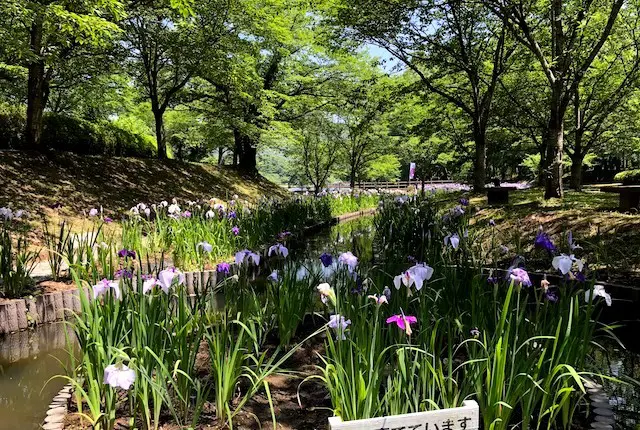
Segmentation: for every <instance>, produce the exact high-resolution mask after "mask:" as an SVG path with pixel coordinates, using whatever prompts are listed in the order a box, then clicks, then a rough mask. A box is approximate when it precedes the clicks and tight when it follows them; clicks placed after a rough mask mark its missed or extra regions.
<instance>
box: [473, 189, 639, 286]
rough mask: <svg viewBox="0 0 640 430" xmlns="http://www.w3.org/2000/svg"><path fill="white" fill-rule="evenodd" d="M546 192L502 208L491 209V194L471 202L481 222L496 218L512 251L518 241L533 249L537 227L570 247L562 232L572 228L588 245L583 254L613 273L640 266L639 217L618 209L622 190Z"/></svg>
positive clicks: (525, 194)
mask: <svg viewBox="0 0 640 430" xmlns="http://www.w3.org/2000/svg"><path fill="white" fill-rule="evenodd" d="M542 196H543V192H542V190H541V189H531V190H526V191H516V192H514V193H512V194H511V202H510V204H509V205H507V206H502V207H488V206H487V205H486V197H477V198H474V199H471V201H472V203H473V204H474V205H477V206H479V207H480V208H481V210H480V212H479V214H478V215H479V216H478V222H480V223H483V224H484V223H488V221H489V219H494V220H495V221H496V223H497V230H498V232H499V236H500V239H501V240H503V241H504V242H505V244H507V245H508V246H509V247H510V248H511V249H512V250H514V248H517V243H521V244H523V246H525V247H530V246H531V244H532V243H533V239H534V237H535V234H536V232H537V229H538V226H542V227H543V228H544V230H545V231H546V232H548V233H549V234H550V235H551V236H552V238H553V240H554V241H555V242H556V243H557V244H559V245H561V246H562V247H563V248H566V242H565V241H564V240H563V239H562V235H563V234H565V233H566V232H567V231H569V230H571V231H572V232H573V234H574V237H575V238H576V240H577V242H578V243H579V244H580V245H582V246H583V247H584V250H583V251H582V252H580V254H581V255H590V256H591V257H590V258H589V260H592V261H594V260H597V261H601V262H602V263H603V265H604V268H605V270H607V272H608V274H609V275H611V276H614V277H615V272H616V271H624V272H627V271H635V272H637V271H639V270H640V215H638V214H624V213H620V212H618V211H617V208H618V195H617V194H611V193H602V192H599V191H597V187H596V188H588V187H587V188H585V190H584V191H583V192H580V193H578V192H574V191H568V192H567V193H566V196H565V198H564V200H562V201H561V200H557V199H551V200H548V201H545V200H544V199H543V198H542ZM485 225H486V224H485Z"/></svg>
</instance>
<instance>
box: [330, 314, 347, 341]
mask: <svg viewBox="0 0 640 430" xmlns="http://www.w3.org/2000/svg"><path fill="white" fill-rule="evenodd" d="M350 325H351V320H348V319H345V318H344V317H343V316H342V315H331V316H330V317H329V323H328V324H327V326H328V327H329V328H332V329H334V330H335V331H336V338H337V339H342V340H345V339H346V338H347V336H345V332H346V331H347V328H348V327H349V326H350Z"/></svg>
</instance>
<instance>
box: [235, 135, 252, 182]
mask: <svg viewBox="0 0 640 430" xmlns="http://www.w3.org/2000/svg"><path fill="white" fill-rule="evenodd" d="M233 139H234V146H235V148H234V156H233V157H234V161H235V160H237V166H238V168H239V169H240V170H242V171H244V172H246V173H250V174H254V173H257V171H258V169H257V167H256V166H257V164H258V163H257V159H256V157H257V150H256V145H255V142H254V140H253V139H252V138H251V137H250V136H247V135H246V134H244V133H242V132H241V131H240V130H237V129H234V130H233Z"/></svg>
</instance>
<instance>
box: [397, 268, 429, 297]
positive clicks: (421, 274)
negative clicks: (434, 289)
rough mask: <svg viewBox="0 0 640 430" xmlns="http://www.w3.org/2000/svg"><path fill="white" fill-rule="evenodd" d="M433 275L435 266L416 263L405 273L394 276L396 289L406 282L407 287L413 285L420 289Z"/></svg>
mask: <svg viewBox="0 0 640 430" xmlns="http://www.w3.org/2000/svg"><path fill="white" fill-rule="evenodd" d="M432 276H433V268H432V267H430V266H427V265H426V264H416V265H415V266H411V267H410V268H409V269H407V270H406V271H405V272H404V273H402V274H400V275H398V276H396V277H395V278H393V285H395V287H396V290H399V289H400V284H401V283H402V284H404V286H405V287H408V288H410V287H411V286H412V285H415V286H416V290H418V291H420V290H421V289H422V285H423V284H424V282H425V281H428V280H429V279H431V277H432Z"/></svg>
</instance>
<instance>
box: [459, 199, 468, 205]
mask: <svg viewBox="0 0 640 430" xmlns="http://www.w3.org/2000/svg"><path fill="white" fill-rule="evenodd" d="M460 204H461V205H462V206H469V200H468V199H465V198H461V199H460Z"/></svg>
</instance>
